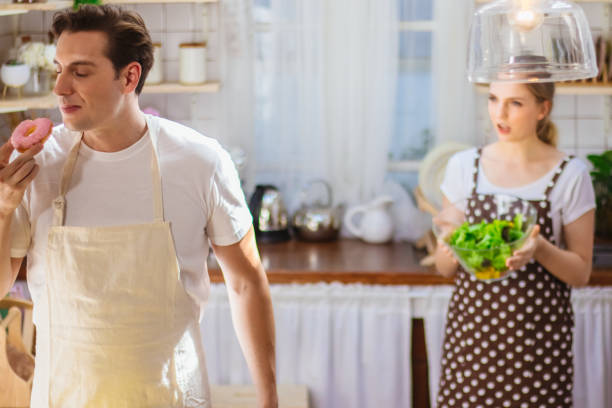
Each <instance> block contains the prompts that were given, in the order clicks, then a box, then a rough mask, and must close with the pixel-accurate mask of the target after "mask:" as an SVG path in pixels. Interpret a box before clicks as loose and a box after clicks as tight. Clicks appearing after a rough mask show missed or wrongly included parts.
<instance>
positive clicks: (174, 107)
mask: <svg viewBox="0 0 612 408" xmlns="http://www.w3.org/2000/svg"><path fill="white" fill-rule="evenodd" d="M191 99H192V97H191V95H190V94H170V95H168V109H167V111H166V113H167V115H168V119H170V120H176V121H179V120H191V119H193V117H192V115H191V113H192V112H191V111H192V108H191Z"/></svg>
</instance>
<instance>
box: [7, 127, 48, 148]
mask: <svg viewBox="0 0 612 408" xmlns="http://www.w3.org/2000/svg"><path fill="white" fill-rule="evenodd" d="M52 130H53V122H51V120H49V119H47V118H38V119H34V120H30V119H27V120H24V121H23V122H21V123H20V124H19V125H17V127H16V128H15V130H14V131H13V134H12V135H11V144H12V145H13V147H14V148H15V149H17V151H18V152H20V153H23V152H25V151H26V150H28V149H29V148H30V147H32V146H34V145H35V144H37V143H40V142H42V143H44V142H45V141H46V140H47V138H48V137H49V135H50V134H51V131H52Z"/></svg>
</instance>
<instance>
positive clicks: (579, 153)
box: [575, 148, 604, 165]
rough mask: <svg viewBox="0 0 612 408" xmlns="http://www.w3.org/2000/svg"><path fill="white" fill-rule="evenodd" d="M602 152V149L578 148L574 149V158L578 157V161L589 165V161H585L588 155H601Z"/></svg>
mask: <svg viewBox="0 0 612 408" xmlns="http://www.w3.org/2000/svg"><path fill="white" fill-rule="evenodd" d="M603 152H604V149H597V148H580V149H576V153H575V154H576V157H579V158H580V159H582V160H583V161H584V162H585V163H587V164H589V165H590V163H591V162H590V161H589V159H587V156H588V155H589V154H602V153H603Z"/></svg>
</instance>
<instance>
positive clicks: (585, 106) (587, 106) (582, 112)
mask: <svg viewBox="0 0 612 408" xmlns="http://www.w3.org/2000/svg"><path fill="white" fill-rule="evenodd" d="M576 107H577V114H578V116H579V117H581V118H584V117H590V118H592V117H602V116H603V114H604V96H601V95H578V99H577V100H576Z"/></svg>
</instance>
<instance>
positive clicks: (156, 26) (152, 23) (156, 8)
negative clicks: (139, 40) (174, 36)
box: [136, 4, 165, 32]
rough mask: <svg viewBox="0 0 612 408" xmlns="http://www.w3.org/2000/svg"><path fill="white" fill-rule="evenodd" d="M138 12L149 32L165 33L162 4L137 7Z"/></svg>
mask: <svg viewBox="0 0 612 408" xmlns="http://www.w3.org/2000/svg"><path fill="white" fill-rule="evenodd" d="M136 12H137V13H138V14H140V16H141V17H142V19H143V20H144V21H145V24H146V25H147V29H148V30H149V32H152V31H165V30H164V28H165V27H164V14H163V13H162V6H161V4H139V5H137V7H136Z"/></svg>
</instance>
